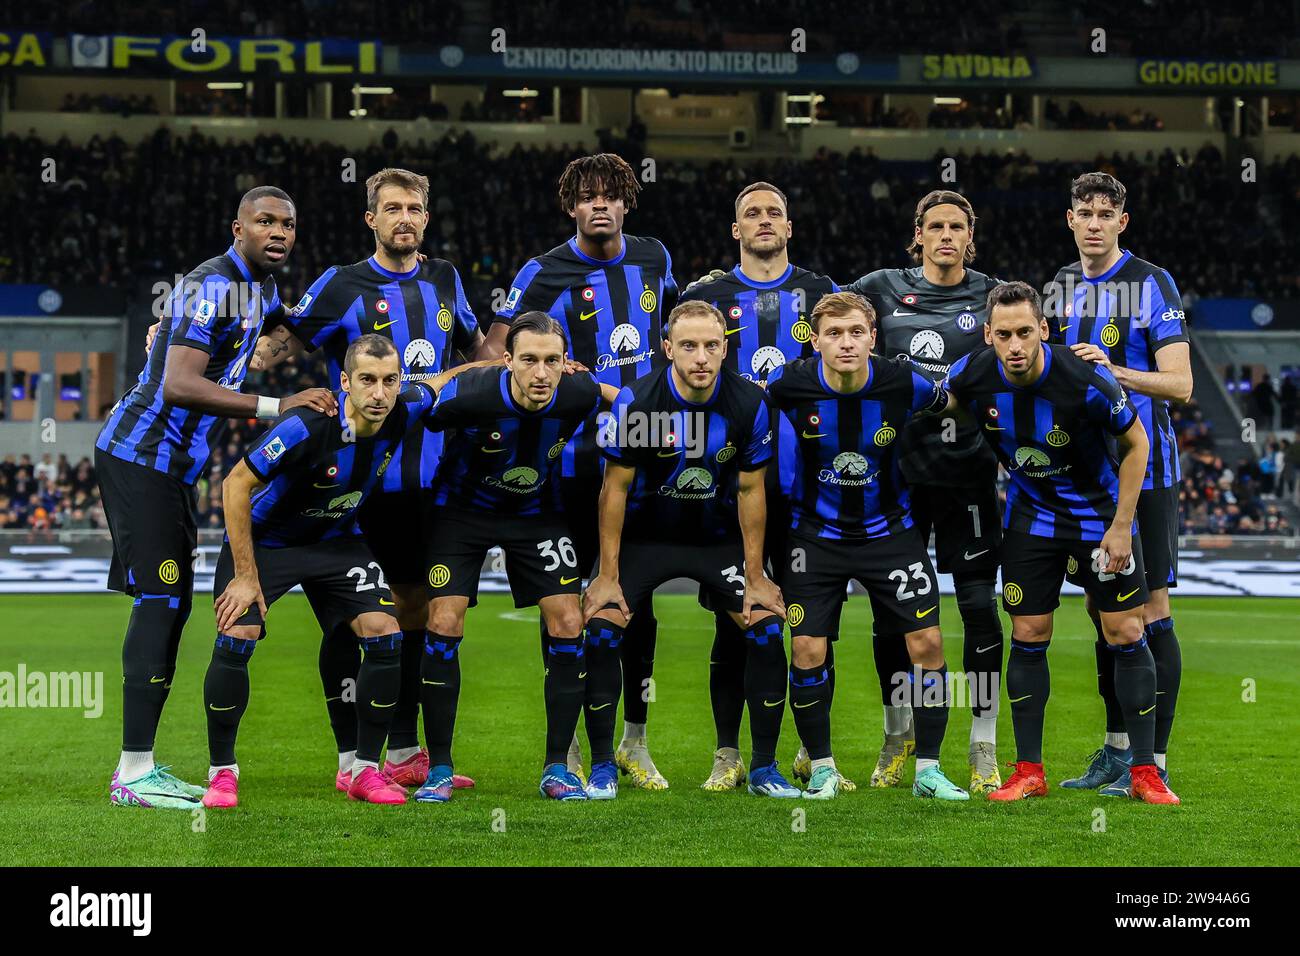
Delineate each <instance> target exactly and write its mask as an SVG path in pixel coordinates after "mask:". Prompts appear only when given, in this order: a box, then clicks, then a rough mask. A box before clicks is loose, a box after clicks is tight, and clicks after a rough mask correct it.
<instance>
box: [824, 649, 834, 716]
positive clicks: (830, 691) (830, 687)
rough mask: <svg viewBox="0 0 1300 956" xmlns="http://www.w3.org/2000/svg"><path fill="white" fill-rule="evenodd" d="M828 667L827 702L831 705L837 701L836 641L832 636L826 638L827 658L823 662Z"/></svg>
mask: <svg viewBox="0 0 1300 956" xmlns="http://www.w3.org/2000/svg"><path fill="white" fill-rule="evenodd" d="M822 666H823V667H825V668H826V704H827V706H828V707H829V706H830V705H831V704H833V703H834V702H835V641H834V639H832V638H829V637H828V638H826V660H824V661H823V662H822Z"/></svg>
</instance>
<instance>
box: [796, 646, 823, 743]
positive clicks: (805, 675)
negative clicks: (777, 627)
mask: <svg viewBox="0 0 1300 956" xmlns="http://www.w3.org/2000/svg"><path fill="white" fill-rule="evenodd" d="M828 643H829V642H828ZM830 685H831V681H830V672H829V671H827V669H826V663H825V661H823V662H822V663H821V664H820V665H818V666H817V667H808V668H804V667H795V666H794V665H793V664H792V665H791V666H790V709H791V710H793V711H794V726H795V729H796V730H797V731H798V732H799V740H800V742H801V743H802V744H803V746H804V749H805V750H807V751H808V756H809V758H810V759H812V760H821V759H823V758H825V757H829V756H830V755H831V690H830Z"/></svg>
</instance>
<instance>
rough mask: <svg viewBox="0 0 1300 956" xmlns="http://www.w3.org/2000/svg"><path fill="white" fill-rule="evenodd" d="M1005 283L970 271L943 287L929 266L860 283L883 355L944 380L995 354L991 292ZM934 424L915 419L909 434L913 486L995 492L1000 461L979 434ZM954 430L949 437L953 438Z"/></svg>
mask: <svg viewBox="0 0 1300 956" xmlns="http://www.w3.org/2000/svg"><path fill="white" fill-rule="evenodd" d="M998 283H999V280H997V279H994V278H992V277H991V276H987V275H985V274H984V273H983V272H976V271H975V270H974V269H966V270H965V274H964V275H963V276H962V281H961V282H958V283H957V284H956V285H935V284H934V283H933V282H931V281H930V280H928V279H927V278H926V277H925V271H924V269H923V268H922V267H921V266H914V267H912V268H911V269H877V270H876V271H875V272H871V273H868V274H867V275H865V276H863V277H862V278H860V279H858V280H857V281H855V282H854V283H853V284H852V285H850V286H849V287H848V291H850V292H856V293H858V294H859V295H861V296H862V297H863V298H865V299H866V300H867V301H868V302H870V303H871V305H872V307H873V308H874V309H875V310H876V352H877V353H878V354H880V355H883V356H885V357H886V358H897V359H903V360H907V361H911V362H912V364H913V365H916V366H918V367H920V368H921V369H923V370H924V371H925V372H926V373H927V374H928V375H929V376H930V377H931V378H935V379H941V378H943V376H944V375H946V374H947V372H948V368H949V366H951V365H952V363H953V362H955V361H957V359H959V358H961V357H962V356H963V355H969V354H971V353H972V352H978V351H981V350H983V349H985V348H988V346H987V345H985V343H984V319H985V318H986V316H987V314H988V308H987V306H988V296H989V291H990V290H992V289H993V287H994V286H996V285H998ZM951 428H952V425H951V424H950V423H945V422H944V421H943V420H941V419H939V418H937V417H934V416H923V417H921V418H916V419H913V420H912V421H911V422H910V423H909V424H908V425H907V427H906V428H904V429H903V438H902V450H901V452H900V454H901V455H902V467H903V477H905V478H906V479H907V480H908V481H909V482H911V483H912V484H918V485H941V486H946V487H953V486H957V487H972V486H978V485H986V486H987V485H989V484H992V482H993V481H994V479H995V477H996V475H997V465H996V464H995V463H994V460H993V455H992V453H991V452H990V450H989V449H988V448H987V447H986V446H985V444H984V443H983V442H982V441H980V436H979V432H978V431H977V430H976V429H973V428H971V427H970V426H968V425H966V424H964V423H958V425H957V432H956V435H953V434H952V433H951ZM945 429H947V431H945Z"/></svg>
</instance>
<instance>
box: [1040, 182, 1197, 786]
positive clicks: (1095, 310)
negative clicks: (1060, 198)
mask: <svg viewBox="0 0 1300 956" xmlns="http://www.w3.org/2000/svg"><path fill="white" fill-rule="evenodd" d="M1127 195H1128V193H1127V190H1125V188H1124V184H1123V183H1121V182H1120V181H1119V180H1118V179H1116V178H1115V177H1114V176H1111V175H1110V174H1108V173H1086V174H1084V175H1083V176H1080V177H1079V178H1078V179H1076V180H1075V181H1074V182H1073V183H1072V184H1071V186H1070V209H1069V211H1068V212H1067V213H1066V221H1067V222H1068V223H1069V226H1070V230H1071V231H1072V232H1073V233H1074V241H1075V245H1076V246H1077V247H1078V249H1079V261H1078V262H1073V263H1071V264H1070V265H1068V266H1065V267H1064V268H1063V269H1061V271H1060V272H1058V273H1057V274H1056V279H1055V281H1054V284H1053V286H1052V287H1051V288H1050V289H1049V294H1048V299H1047V302H1046V304H1045V309H1044V311H1045V312H1046V313H1047V314H1048V325H1049V328H1051V330H1052V334H1053V335H1054V336H1058V337H1059V339H1058V340H1059V341H1062V342H1064V343H1065V344H1066V345H1068V346H1070V348H1072V349H1073V350H1074V353H1075V354H1076V355H1078V356H1079V357H1080V358H1083V359H1086V360H1087V361H1089V362H1095V363H1096V364H1098V365H1101V366H1103V367H1105V368H1106V369H1108V370H1109V371H1110V372H1111V374H1112V375H1114V376H1115V380H1116V381H1118V382H1119V384H1120V385H1122V386H1124V387H1125V388H1126V389H1128V391H1129V393H1130V394H1131V395H1132V402H1133V409H1134V411H1136V412H1137V414H1138V417H1139V418H1140V419H1141V420H1142V425H1143V427H1144V428H1145V429H1146V432H1147V437H1148V439H1149V441H1150V446H1151V451H1150V455H1149V458H1148V460H1147V469H1146V475H1145V476H1144V478H1143V481H1142V492H1141V494H1140V495H1139V496H1138V506H1137V517H1138V533H1139V535H1140V536H1141V538H1142V557H1143V560H1144V561H1145V566H1146V583H1147V590H1148V591H1149V592H1150V594H1151V596H1150V599H1149V600H1148V601H1147V604H1146V607H1145V608H1143V621H1144V623H1145V633H1146V639H1147V643H1148V644H1149V645H1150V647H1151V656H1152V657H1154V658H1155V662H1156V687H1157V691H1156V736H1155V761H1156V766H1157V767H1159V768H1160V777H1161V779H1162V780H1164V781H1166V782H1168V780H1169V771H1168V768H1167V767H1166V764H1165V751H1166V749H1167V748H1168V746H1169V733H1170V730H1171V729H1172V728H1173V724H1174V708H1175V707H1176V705H1177V703H1178V687H1179V684H1180V683H1181V680H1182V670H1183V658H1182V650H1181V648H1180V647H1179V645H1178V638H1177V637H1176V636H1175V634H1174V619H1173V617H1172V616H1171V613H1170V610H1169V589H1170V588H1172V587H1176V586H1177V584H1178V486H1179V481H1180V475H1179V465H1178V440H1177V437H1176V436H1175V435H1174V430H1173V426H1172V425H1171V424H1170V421H1169V402H1171V401H1175V402H1186V401H1190V400H1191V397H1192V362H1191V350H1190V346H1189V345H1188V339H1187V321H1186V318H1185V317H1184V315H1183V303H1182V299H1181V297H1180V296H1179V295H1178V289H1177V287H1176V286H1175V285H1174V280H1173V279H1172V278H1171V277H1170V275H1169V273H1168V272H1166V271H1165V270H1164V269H1161V268H1160V267H1159V266H1155V265H1152V264H1151V263H1150V262H1147V261H1145V260H1143V259H1139V258H1138V257H1137V256H1135V255H1133V253H1131V252H1129V251H1128V250H1126V249H1121V248H1120V247H1119V234H1120V233H1121V232H1123V231H1124V229H1125V227H1126V226H1127V225H1128V219H1129V216H1128V213H1127V212H1125V211H1124V203H1125V200H1126V198H1127ZM1087 607H1088V614H1089V615H1090V616H1091V617H1092V622H1093V626H1094V627H1095V628H1096V629H1097V643H1096V652H1097V689H1098V692H1099V693H1100V694H1101V697H1102V699H1103V700H1104V701H1105V702H1106V739H1105V742H1104V743H1103V745H1102V746H1101V747H1100V748H1099V749H1098V750H1097V751H1096V753H1094V754H1093V756H1092V762H1091V764H1090V765H1089V767H1088V769H1087V770H1086V771H1085V772H1084V774H1083V776H1081V777H1076V778H1074V779H1072V780H1066V781H1064V782H1063V783H1062V784H1061V786H1063V787H1071V788H1079V789H1085V788H1086V789H1096V788H1098V787H1100V788H1101V792H1102V793H1103V794H1106V795H1107V796H1120V797H1123V796H1129V794H1130V783H1129V765H1130V764H1131V763H1132V762H1133V753H1132V749H1131V747H1130V741H1129V735H1128V731H1127V729H1126V727H1125V725H1124V713H1123V710H1122V709H1121V707H1120V704H1119V700H1118V698H1117V697H1116V694H1115V681H1114V676H1113V671H1112V669H1111V668H1110V667H1109V666H1108V665H1109V663H1110V652H1109V651H1108V650H1107V645H1106V641H1105V638H1104V637H1103V635H1102V628H1101V619H1100V616H1099V615H1098V613H1097V608H1096V605H1095V604H1094V603H1093V602H1092V601H1091V599H1090V600H1089V601H1088V604H1087Z"/></svg>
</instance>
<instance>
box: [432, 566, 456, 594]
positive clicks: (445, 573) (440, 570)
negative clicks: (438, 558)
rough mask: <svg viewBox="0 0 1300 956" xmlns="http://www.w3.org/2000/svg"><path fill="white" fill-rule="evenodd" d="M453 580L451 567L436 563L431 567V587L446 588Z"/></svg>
mask: <svg viewBox="0 0 1300 956" xmlns="http://www.w3.org/2000/svg"><path fill="white" fill-rule="evenodd" d="M450 581H451V569H450V568H448V567H447V565H445V564H435V565H434V566H433V567H431V568H430V569H429V587H431V588H445V587H446V586H447V584H448V582H450Z"/></svg>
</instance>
